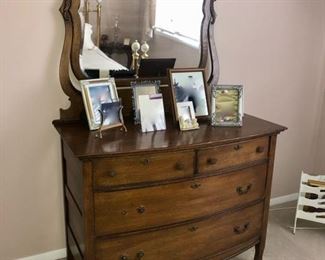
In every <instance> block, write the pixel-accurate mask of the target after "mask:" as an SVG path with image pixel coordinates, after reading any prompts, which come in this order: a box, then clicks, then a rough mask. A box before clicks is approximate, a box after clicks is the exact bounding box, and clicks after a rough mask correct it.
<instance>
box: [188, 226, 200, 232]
mask: <svg viewBox="0 0 325 260" xmlns="http://www.w3.org/2000/svg"><path fill="white" fill-rule="evenodd" d="M198 229H199V227H196V226H193V227H190V228H189V229H188V230H189V231H191V232H195V231H196V230H198Z"/></svg>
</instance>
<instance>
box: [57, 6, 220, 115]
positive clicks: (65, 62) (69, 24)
mask: <svg viewBox="0 0 325 260" xmlns="http://www.w3.org/2000/svg"><path fill="white" fill-rule="evenodd" d="M81 1H82V0H63V2H62V5H61V7H60V12H61V14H62V16H63V20H64V25H65V38H64V44H63V50H62V54H61V61H60V71H59V76H60V83H61V87H62V90H63V92H64V93H65V94H66V95H67V96H68V97H69V100H70V102H71V104H70V107H69V108H68V109H60V119H61V120H63V121H71V120H72V121H75V120H80V114H81V112H82V111H83V103H82V96H81V91H79V90H77V89H76V88H75V87H74V85H73V83H72V81H71V79H70V73H71V72H72V73H73V74H74V76H75V77H76V79H77V80H85V79H88V77H87V75H86V74H85V73H84V72H83V71H82V69H81V67H80V61H79V55H80V50H81V47H82V39H83V37H82V35H81V34H82V30H81V19H80V14H79V9H80V3H81ZM215 2H216V0H203V5H202V11H203V20H202V24H201V54H200V63H199V66H198V68H205V69H206V68H207V67H208V66H209V71H210V75H208V76H207V79H208V83H209V85H212V84H213V85H215V84H217V83H218V79H219V59H218V55H217V49H216V44H215V40H214V24H215V21H216V17H217V15H216V12H215V9H214V3H215ZM133 80H134V79H116V85H117V87H119V86H128V85H130V82H131V81H133ZM146 80H148V79H147V78H146ZM153 80H157V78H154V79H153ZM159 80H161V82H162V83H165V84H168V79H167V77H166V78H159ZM209 91H210V89H209Z"/></svg>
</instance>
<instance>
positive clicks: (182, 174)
mask: <svg viewBox="0 0 325 260" xmlns="http://www.w3.org/2000/svg"><path fill="white" fill-rule="evenodd" d="M194 158H195V153H194V151H187V152H183V153H158V154H148V155H141V156H129V157H127V158H112V159H95V160H93V165H94V185H95V188H101V187H113V186H117V185H127V184H136V183H143V182H146V183H148V182H154V181H162V180H169V179H178V178H186V177H192V176H193V175H194V162H195V160H194Z"/></svg>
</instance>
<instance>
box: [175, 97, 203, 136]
mask: <svg viewBox="0 0 325 260" xmlns="http://www.w3.org/2000/svg"><path fill="white" fill-rule="evenodd" d="M177 111H178V122H179V127H180V129H181V130H182V131H187V130H194V129H199V124H198V122H197V119H196V117H195V112H194V107H193V102H192V101H187V102H179V103H177Z"/></svg>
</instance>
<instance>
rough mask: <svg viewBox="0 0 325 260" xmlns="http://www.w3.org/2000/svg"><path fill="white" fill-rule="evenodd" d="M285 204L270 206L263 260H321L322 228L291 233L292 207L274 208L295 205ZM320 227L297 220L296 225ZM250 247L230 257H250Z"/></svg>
mask: <svg viewBox="0 0 325 260" xmlns="http://www.w3.org/2000/svg"><path fill="white" fill-rule="evenodd" d="M295 205H296V204H295V203H288V204H285V205H280V206H276V207H273V208H272V209H271V211H270V217H269V224H268V233H267V242H266V247H265V251H264V258H263V260H325V229H321V230H297V231H296V235H293V234H292V229H289V228H288V226H293V220H294V216H295V209H294V208H291V209H283V210H277V209H280V208H283V207H295ZM299 226H300V227H302V226H304V227H306V226H308V227H310V226H311V227H320V228H325V225H321V224H315V223H312V222H309V221H304V220H298V227H299ZM252 259H254V250H253V249H252V250H249V251H247V252H245V253H243V254H241V255H239V256H237V257H235V258H233V260H252Z"/></svg>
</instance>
